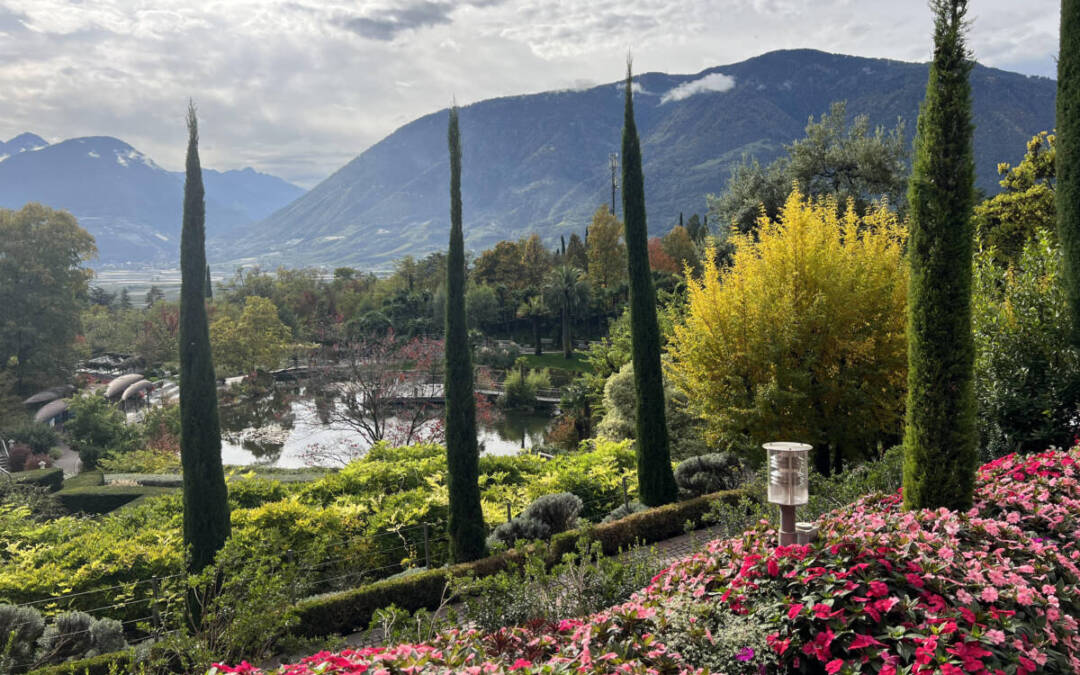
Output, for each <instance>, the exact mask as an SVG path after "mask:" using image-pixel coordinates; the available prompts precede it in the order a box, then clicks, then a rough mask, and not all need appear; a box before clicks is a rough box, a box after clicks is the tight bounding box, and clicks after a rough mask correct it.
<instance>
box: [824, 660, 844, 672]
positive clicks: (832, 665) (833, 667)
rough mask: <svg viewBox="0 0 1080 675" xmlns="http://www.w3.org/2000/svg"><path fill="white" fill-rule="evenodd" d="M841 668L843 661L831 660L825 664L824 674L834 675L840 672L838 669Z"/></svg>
mask: <svg viewBox="0 0 1080 675" xmlns="http://www.w3.org/2000/svg"><path fill="white" fill-rule="evenodd" d="M843 667H844V660H843V659H833V660H832V661H829V662H828V663H826V664H825V672H827V673H829V675H834V673H838V672H840V669H841V668H843Z"/></svg>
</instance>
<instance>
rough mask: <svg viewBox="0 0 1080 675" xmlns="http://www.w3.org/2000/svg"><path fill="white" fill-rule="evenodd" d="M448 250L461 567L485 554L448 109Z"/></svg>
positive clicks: (450, 447)
mask: <svg viewBox="0 0 1080 675" xmlns="http://www.w3.org/2000/svg"><path fill="white" fill-rule="evenodd" d="M449 141H450V249H449V251H448V252H447V256H446V375H445V377H446V380H445V384H444V389H445V394H446V466H447V473H448V480H449V488H450V526H449V529H450V553H451V555H452V556H453V558H454V560H456V561H458V562H465V561H468V560H475V559H477V558H480V557H482V556H483V555H484V554H485V553H486V546H485V543H484V537H485V532H484V512H483V509H482V508H481V506H480V485H479V483H478V481H479V478H480V457H479V450H478V448H477V445H476V398H475V392H474V391H473V370H472V355H471V353H470V350H469V335H468V326H467V323H466V318H465V239H464V235H463V233H462V230H461V133H460V131H459V130H458V110H457V106H454V107H452V108H450V129H449Z"/></svg>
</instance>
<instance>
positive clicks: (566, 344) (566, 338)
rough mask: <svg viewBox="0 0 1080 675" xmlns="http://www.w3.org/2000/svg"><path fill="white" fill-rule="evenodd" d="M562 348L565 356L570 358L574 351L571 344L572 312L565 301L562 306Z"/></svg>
mask: <svg viewBox="0 0 1080 675" xmlns="http://www.w3.org/2000/svg"><path fill="white" fill-rule="evenodd" d="M562 350H563V358H567V359H568V358H570V356H571V355H572V354H573V353H574V349H573V345H571V344H570V312H569V310H567V308H566V303H563V308H562Z"/></svg>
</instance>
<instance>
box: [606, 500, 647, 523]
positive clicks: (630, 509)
mask: <svg viewBox="0 0 1080 675" xmlns="http://www.w3.org/2000/svg"><path fill="white" fill-rule="evenodd" d="M648 508H649V507H648V506H645V505H644V504H642V503H641V502H639V501H637V500H634V501H632V502H629V503H626V504H622V505H620V506H619V507H618V508H616V509H615V510H614V511H612V512H611V513H609V514H607V515H606V516H604V519H603V520H602V521H600V522H602V523H610V522H611V521H613V520H620V519H622V518H625V517H627V516H629V515H630V514H632V513H640V512H641V511H645V510H646V509H648Z"/></svg>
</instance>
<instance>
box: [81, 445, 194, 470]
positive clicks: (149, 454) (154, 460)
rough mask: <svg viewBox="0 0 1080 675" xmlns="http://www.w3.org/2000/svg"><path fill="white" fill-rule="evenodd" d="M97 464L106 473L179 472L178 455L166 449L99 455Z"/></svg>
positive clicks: (141, 449) (145, 449)
mask: <svg viewBox="0 0 1080 675" xmlns="http://www.w3.org/2000/svg"><path fill="white" fill-rule="evenodd" d="M97 465H98V466H99V467H101V469H102V470H103V471H105V472H106V473H159V474H160V473H179V472H180V456H179V455H178V454H176V453H175V452H171V451H168V450H159V449H157V448H140V449H138V450H131V451H129V452H122V453H118V454H109V455H107V456H105V457H101V458H100V459H99V460H98V464H97Z"/></svg>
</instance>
